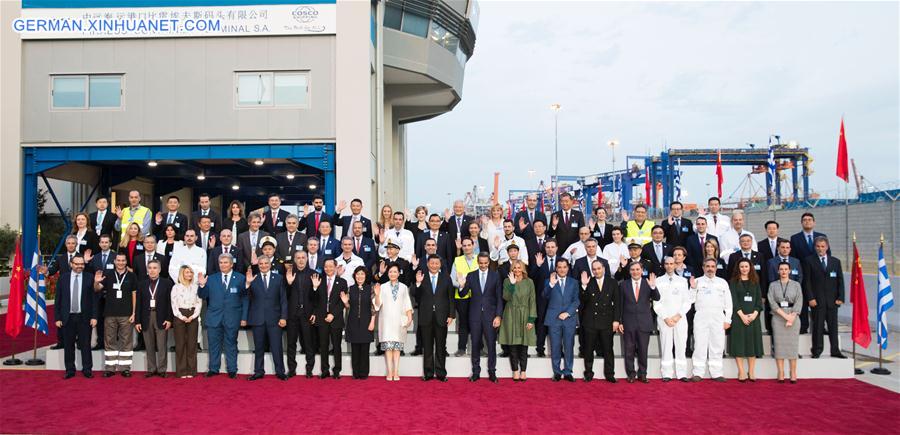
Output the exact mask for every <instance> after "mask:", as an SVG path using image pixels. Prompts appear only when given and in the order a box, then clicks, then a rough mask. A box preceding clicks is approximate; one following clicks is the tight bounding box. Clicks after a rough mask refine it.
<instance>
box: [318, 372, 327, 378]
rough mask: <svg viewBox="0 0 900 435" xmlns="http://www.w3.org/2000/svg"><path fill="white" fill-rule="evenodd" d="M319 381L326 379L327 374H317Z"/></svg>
mask: <svg viewBox="0 0 900 435" xmlns="http://www.w3.org/2000/svg"><path fill="white" fill-rule="evenodd" d="M319 379H328V373H325V372H322V373H321V374H319Z"/></svg>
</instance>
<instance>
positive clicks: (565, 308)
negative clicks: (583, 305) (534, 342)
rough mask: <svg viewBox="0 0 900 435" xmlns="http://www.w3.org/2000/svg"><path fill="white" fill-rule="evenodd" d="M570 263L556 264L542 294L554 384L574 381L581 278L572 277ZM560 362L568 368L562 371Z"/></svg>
mask: <svg viewBox="0 0 900 435" xmlns="http://www.w3.org/2000/svg"><path fill="white" fill-rule="evenodd" d="M569 270H570V267H569V262H568V261H567V260H566V259H565V258H560V259H558V260H557V261H556V270H555V271H554V273H551V274H550V279H548V280H547V282H545V283H544V286H543V287H544V288H543V291H542V292H541V293H543V296H544V298H545V299H547V314H546V316H545V317H544V325H546V326H547V328H548V329H549V330H550V363H551V364H552V367H553V382H559V380H560V379H563V378H565V380H567V381H569V382H575V378H574V377H573V376H572V366H573V364H574V362H575V353H574V352H575V326H576V322H577V320H576V316H575V315H576V314H577V312H578V305H579V302H580V301H579V296H578V278H574V277H571V276H569ZM560 360H564V361H565V365H564V366H563V367H562V368H560Z"/></svg>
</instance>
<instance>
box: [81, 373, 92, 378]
mask: <svg viewBox="0 0 900 435" xmlns="http://www.w3.org/2000/svg"><path fill="white" fill-rule="evenodd" d="M82 374H83V375H84V377H86V378H88V379H90V378H93V377H94V374H93V373H91V372H83V373H82Z"/></svg>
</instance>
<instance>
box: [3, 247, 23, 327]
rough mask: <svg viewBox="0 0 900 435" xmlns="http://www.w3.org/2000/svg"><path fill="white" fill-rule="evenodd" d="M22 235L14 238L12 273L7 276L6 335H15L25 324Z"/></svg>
mask: <svg viewBox="0 0 900 435" xmlns="http://www.w3.org/2000/svg"><path fill="white" fill-rule="evenodd" d="M21 242H22V237H18V238H17V239H16V257H15V259H13V267H12V273H11V274H10V276H9V300H8V301H7V305H8V306H9V310H8V311H7V313H6V325H5V326H6V335H9V336H10V337H15V336H17V335H19V332H21V331H22V326H23V325H24V324H25V311H24V309H23V307H22V298H23V296H24V294H25V270H24V269H23V267H22V245H21Z"/></svg>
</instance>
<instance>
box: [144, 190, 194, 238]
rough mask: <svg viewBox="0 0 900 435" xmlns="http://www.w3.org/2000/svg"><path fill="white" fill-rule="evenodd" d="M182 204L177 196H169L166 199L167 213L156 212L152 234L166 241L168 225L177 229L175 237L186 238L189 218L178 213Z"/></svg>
mask: <svg viewBox="0 0 900 435" xmlns="http://www.w3.org/2000/svg"><path fill="white" fill-rule="evenodd" d="M180 204H181V200H179V199H178V197H177V196H175V195H172V196H169V198H168V199H166V211H165V212H163V211H158V212H156V217H155V218H154V220H153V226H152V227H151V229H150V234H153V235H155V236H156V238H157V239H158V240H165V239H166V225H172V226H174V227H175V237H176V238H178V239H181V238H182V237H184V232H185V231H187V229H188V217H187V216H185V215H184V214H182V213H179V212H178V206H179V205H180Z"/></svg>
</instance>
